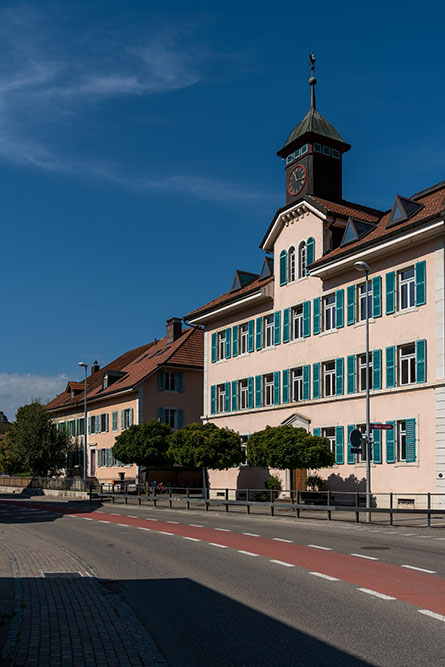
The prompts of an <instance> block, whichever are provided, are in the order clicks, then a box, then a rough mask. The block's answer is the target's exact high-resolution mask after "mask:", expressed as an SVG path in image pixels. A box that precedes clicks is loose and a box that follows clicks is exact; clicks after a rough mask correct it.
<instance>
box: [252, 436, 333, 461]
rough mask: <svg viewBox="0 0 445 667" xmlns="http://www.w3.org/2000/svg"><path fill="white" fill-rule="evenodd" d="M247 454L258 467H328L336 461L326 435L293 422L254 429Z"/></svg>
mask: <svg viewBox="0 0 445 667" xmlns="http://www.w3.org/2000/svg"><path fill="white" fill-rule="evenodd" d="M248 456H249V463H252V464H253V465H255V466H258V467H259V468H277V469H278V470H294V469H295V468H300V469H308V468H311V469H317V468H329V467H330V466H332V465H334V463H335V457H334V455H333V453H332V452H331V451H330V449H329V440H328V439H327V438H320V437H318V436H315V435H311V434H310V433H308V432H307V431H305V430H304V428H294V427H293V426H266V428H265V429H264V430H262V431H257V433H253V434H252V436H251V437H250V438H249V445H248Z"/></svg>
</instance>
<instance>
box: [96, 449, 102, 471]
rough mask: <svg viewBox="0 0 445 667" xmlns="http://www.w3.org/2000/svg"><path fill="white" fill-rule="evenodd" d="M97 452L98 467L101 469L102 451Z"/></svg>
mask: <svg viewBox="0 0 445 667" xmlns="http://www.w3.org/2000/svg"><path fill="white" fill-rule="evenodd" d="M96 451H97V467H98V468H101V467H102V466H101V464H100V463H101V461H100V455H101V450H100V449H97V450H96Z"/></svg>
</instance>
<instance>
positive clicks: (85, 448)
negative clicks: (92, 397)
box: [79, 361, 88, 490]
mask: <svg viewBox="0 0 445 667" xmlns="http://www.w3.org/2000/svg"><path fill="white" fill-rule="evenodd" d="M79 366H81V367H82V368H84V369H85V391H84V394H85V395H84V399H83V409H84V424H83V482H84V485H85V490H86V484H87V468H88V442H87V433H88V426H87V424H88V410H87V375H88V364H85V363H84V362H83V361H79Z"/></svg>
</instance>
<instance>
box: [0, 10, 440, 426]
mask: <svg viewBox="0 0 445 667" xmlns="http://www.w3.org/2000/svg"><path fill="white" fill-rule="evenodd" d="M444 18H445V10H444V5H443V3H438V2H431V1H430V0H425V2H423V3H420V4H419V3H418V2H411V1H410V0H406V1H404V2H398V1H397V0H395V1H394V0H392V1H391V2H381V1H380V0H376V1H375V2H373V3H358V2H356V1H354V2H337V3H332V2H326V1H325V0H319V1H318V2H317V3H310V2H306V3H295V2H288V1H281V2H280V1H278V2H275V3H272V2H261V1H260V2H258V1H257V2H249V1H246V2H243V1H242V0H238V1H237V2H233V1H232V0H226V2H224V3H208V2H198V1H195V0H188V2H186V3H185V2H179V1H177V0H170V2H168V3H165V2H157V1H156V0H151V1H150V2H148V0H126V1H125V2H124V1H123V0H119V1H118V0H63V1H62V0H59V1H58V2H52V3H51V2H49V3H46V2H44V1H40V0H39V2H32V3H29V4H27V3H18V2H4V1H2V0H0V193H1V198H0V208H1V262H0V286H1V297H2V308H1V311H0V312H1V315H2V316H1V326H0V410H3V411H4V412H5V413H6V414H7V416H8V417H9V418H10V419H13V418H14V415H15V411H16V409H17V407H19V406H20V405H23V404H25V403H27V402H29V401H30V400H32V399H35V398H39V399H41V400H43V401H47V400H49V399H50V398H52V397H53V396H55V395H56V394H57V393H59V392H60V391H63V389H64V388H65V385H66V382H67V380H68V379H73V380H75V379H81V378H82V369H80V368H79V367H78V365H77V364H78V361H84V362H86V363H88V364H91V363H92V362H93V361H94V360H96V359H97V360H98V361H99V363H100V364H101V365H105V364H106V363H109V362H110V361H111V360H112V359H114V358H116V357H117V356H119V355H120V354H122V353H123V352H125V351H126V350H130V349H132V348H134V347H137V346H139V345H143V344H144V343H147V342H149V341H150V340H153V339H154V338H155V337H156V338H160V337H162V336H163V335H165V320H166V319H167V318H170V317H182V316H184V315H185V314H186V313H187V312H190V311H191V310H193V309H194V308H196V307H198V306H200V305H202V304H204V303H206V302H207V301H209V300H211V299H213V298H215V297H216V296H218V295H219V294H222V293H224V292H226V291H227V290H229V289H230V287H231V283H232V279H233V275H234V273H235V270H236V269H242V270H246V271H252V272H259V270H260V268H261V264H262V260H263V252H262V251H260V250H259V248H258V245H259V243H260V241H261V239H262V237H263V235H264V233H265V231H266V229H267V227H268V225H269V223H270V221H271V219H272V218H273V215H274V213H275V211H276V209H277V208H279V207H281V206H283V205H284V203H285V190H284V185H285V181H284V165H283V163H282V161H281V160H280V159H279V158H278V157H277V156H276V151H277V150H278V149H279V148H281V146H282V145H283V143H284V141H285V139H286V138H287V136H288V134H289V133H290V132H291V130H292V129H293V128H294V127H295V126H296V125H297V124H298V122H299V121H300V120H301V119H302V118H303V116H304V115H305V113H306V112H307V110H308V108H309V100H310V93H309V86H308V78H309V75H310V70H309V63H308V54H309V53H310V52H314V53H315V54H316V57H317V61H316V76H317V88H316V95H317V108H318V109H319V110H320V111H321V113H322V114H323V115H324V116H325V117H326V118H327V119H328V120H329V121H330V122H331V123H332V124H333V125H334V126H335V127H336V128H337V130H338V131H339V132H340V134H341V135H342V136H343V138H344V139H345V140H346V141H347V142H348V143H350V144H352V149H351V151H350V152H349V153H347V154H346V155H345V157H344V162H343V165H344V166H343V195H344V197H345V198H346V199H348V200H350V201H355V202H359V203H362V204H366V205H369V206H374V207H377V208H381V209H383V210H386V209H389V208H390V207H391V206H392V203H393V200H394V197H395V195H396V194H401V195H404V196H410V195H412V194H414V193H415V192H417V191H419V190H422V189H423V188H426V187H429V186H430V185H433V184H434V183H437V182H439V181H441V180H442V179H443V178H444V166H445V151H444V139H445V128H444V122H443V108H444V103H445V87H444V86H443V70H444V58H443V47H442V44H443V22H444Z"/></svg>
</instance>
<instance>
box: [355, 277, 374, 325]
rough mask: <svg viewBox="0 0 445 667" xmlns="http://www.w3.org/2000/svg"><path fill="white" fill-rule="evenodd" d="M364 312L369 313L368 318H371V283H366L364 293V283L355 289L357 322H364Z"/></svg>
mask: <svg viewBox="0 0 445 667" xmlns="http://www.w3.org/2000/svg"><path fill="white" fill-rule="evenodd" d="M366 311H368V312H369V317H372V281H371V280H370V281H368V291H366V283H363V284H362V285H359V286H358V287H357V321H358V322H364V321H365V320H366Z"/></svg>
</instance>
